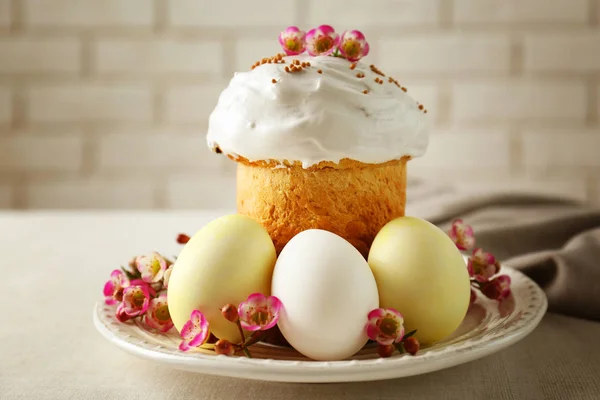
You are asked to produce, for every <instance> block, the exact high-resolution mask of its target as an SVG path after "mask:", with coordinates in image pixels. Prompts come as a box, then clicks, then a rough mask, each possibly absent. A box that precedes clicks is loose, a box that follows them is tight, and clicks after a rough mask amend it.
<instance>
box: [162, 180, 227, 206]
mask: <svg viewBox="0 0 600 400" xmlns="http://www.w3.org/2000/svg"><path fill="white" fill-rule="evenodd" d="M166 194H167V207H170V208H191V209H193V208H202V207H207V208H220V209H228V210H235V207H236V206H235V204H236V203H235V179H234V178H233V177H227V178H222V177H216V176H213V175H205V176H202V177H200V176H189V175H182V176H177V175H176V176H174V177H173V178H171V179H169V182H168V183H167V192H166Z"/></svg>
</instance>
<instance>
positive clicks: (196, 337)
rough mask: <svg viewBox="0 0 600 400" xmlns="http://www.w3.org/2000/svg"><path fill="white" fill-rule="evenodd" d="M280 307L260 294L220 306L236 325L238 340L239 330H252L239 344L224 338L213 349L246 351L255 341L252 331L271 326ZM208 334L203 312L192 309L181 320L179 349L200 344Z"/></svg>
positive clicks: (186, 348)
mask: <svg viewBox="0 0 600 400" xmlns="http://www.w3.org/2000/svg"><path fill="white" fill-rule="evenodd" d="M282 307H283V305H282V304H281V301H280V300H279V299H278V298H277V297H275V296H269V297H267V296H265V295H263V294H261V293H253V294H251V295H250V296H248V299H246V301H243V302H241V303H240V304H239V306H238V307H237V308H236V307H235V306H234V305H232V304H226V305H224V306H223V308H222V309H221V312H222V314H223V317H224V318H225V319H227V320H228V321H230V322H233V323H236V324H237V325H238V327H239V329H240V334H241V336H242V339H243V340H244V334H243V331H242V329H243V330H246V331H249V332H253V334H252V335H251V336H250V337H249V338H248V339H247V340H245V341H244V342H242V343H239V344H231V343H230V342H228V341H227V340H224V339H221V340H219V341H217V343H216V344H215V352H216V353H217V354H224V355H233V354H234V353H235V350H236V349H240V350H244V351H245V352H246V354H249V352H248V349H247V348H248V347H249V346H250V345H252V344H254V343H256V342H257V341H258V340H259V339H258V337H257V335H256V333H258V332H260V331H266V330H268V329H271V328H272V327H274V326H275V325H276V324H277V321H278V320H279V312H280V311H281V309H282ZM209 333H210V324H209V323H208V320H207V319H206V317H205V316H204V314H202V312H201V311H200V310H194V311H192V314H191V315H190V320H189V321H187V322H186V323H185V325H184V326H183V329H182V330H181V339H182V341H181V344H180V345H179V349H180V350H182V351H188V350H190V349H193V348H195V347H200V346H202V345H203V344H204V343H206V341H207V340H208V337H209Z"/></svg>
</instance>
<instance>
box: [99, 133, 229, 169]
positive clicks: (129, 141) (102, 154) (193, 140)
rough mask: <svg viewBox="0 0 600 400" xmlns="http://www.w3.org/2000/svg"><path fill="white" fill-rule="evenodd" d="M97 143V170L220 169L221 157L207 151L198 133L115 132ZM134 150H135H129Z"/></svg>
mask: <svg viewBox="0 0 600 400" xmlns="http://www.w3.org/2000/svg"><path fill="white" fill-rule="evenodd" d="M99 140H100V142H99V145H98V153H99V165H98V168H99V169H100V170H108V171H113V172H115V171H122V170H127V171H130V172H133V170H140V171H143V172H145V173H149V174H152V173H164V172H165V171H166V172H171V171H174V170H175V171H177V170H179V171H183V172H185V171H189V172H191V171H198V170H200V171H203V172H207V173H210V172H211V171H217V172H218V170H219V169H220V166H221V165H222V162H223V161H225V160H224V157H219V156H217V155H216V154H213V153H211V152H209V151H208V146H207V144H206V139H205V138H204V137H203V135H202V133H201V132H197V131H193V130H192V131H189V132H185V133H181V132H169V133H158V134H157V133H155V134H152V133H148V132H138V133H117V134H108V135H104V136H102V137H101V138H100V139H99ZM132 149H135V152H132Z"/></svg>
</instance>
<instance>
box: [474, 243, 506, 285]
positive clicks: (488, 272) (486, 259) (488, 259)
mask: <svg viewBox="0 0 600 400" xmlns="http://www.w3.org/2000/svg"><path fill="white" fill-rule="evenodd" d="M467 270H468V271H469V275H470V276H471V277H473V278H475V280H477V281H478V282H487V281H488V280H490V278H491V277H492V276H494V275H496V274H497V273H498V272H499V271H500V263H498V262H497V261H496V258H495V257H494V256H493V255H492V254H490V253H487V252H485V251H483V250H482V249H475V250H473V254H472V255H471V257H469V262H468V263H467Z"/></svg>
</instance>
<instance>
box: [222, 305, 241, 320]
mask: <svg viewBox="0 0 600 400" xmlns="http://www.w3.org/2000/svg"><path fill="white" fill-rule="evenodd" d="M221 314H223V317H225V319H226V320H227V321H229V322H237V320H238V319H239V315H238V310H237V307H236V306H234V305H233V304H226V305H224V306H223V308H221Z"/></svg>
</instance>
